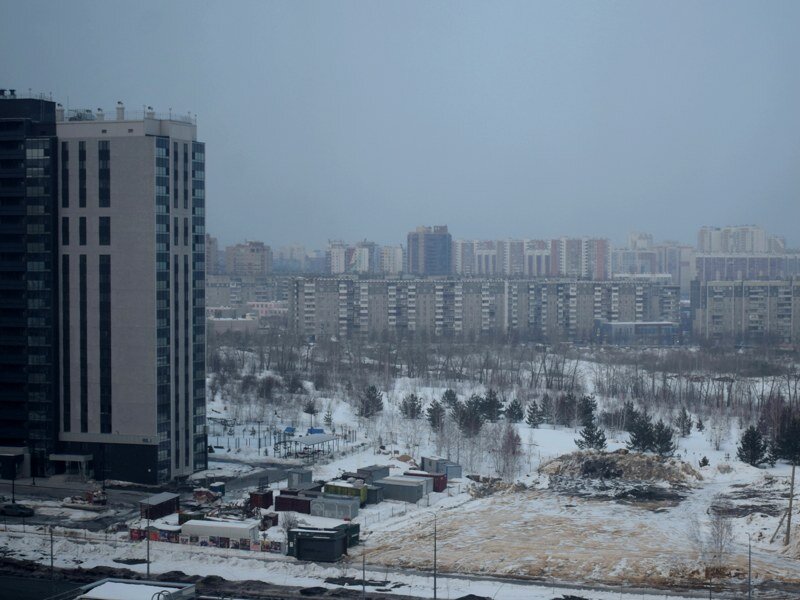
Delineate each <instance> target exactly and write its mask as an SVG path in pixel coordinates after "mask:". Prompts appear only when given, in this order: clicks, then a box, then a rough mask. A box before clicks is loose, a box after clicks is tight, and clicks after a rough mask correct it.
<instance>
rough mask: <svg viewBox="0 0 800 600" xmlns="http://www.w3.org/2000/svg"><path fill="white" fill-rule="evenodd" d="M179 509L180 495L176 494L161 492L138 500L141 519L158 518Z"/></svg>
mask: <svg viewBox="0 0 800 600" xmlns="http://www.w3.org/2000/svg"><path fill="white" fill-rule="evenodd" d="M179 510H180V497H179V496H178V494H170V493H169V492H161V493H160V494H156V495H155V496H150V497H149V498H145V499H144V500H141V501H139V515H140V516H141V517H142V518H143V519H150V520H154V519H160V518H161V517H166V516H167V515H171V514H173V513H176V512H178V511H179Z"/></svg>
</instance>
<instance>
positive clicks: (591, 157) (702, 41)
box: [0, 0, 800, 247]
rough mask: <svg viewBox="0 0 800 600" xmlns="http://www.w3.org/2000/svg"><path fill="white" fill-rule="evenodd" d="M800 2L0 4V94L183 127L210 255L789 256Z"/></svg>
mask: <svg viewBox="0 0 800 600" xmlns="http://www.w3.org/2000/svg"><path fill="white" fill-rule="evenodd" d="M798 31H800V2H796V1H786V2H779V1H771V2H756V1H752V2H731V1H728V0H725V1H721V2H643V1H635V2H589V1H586V2H564V1H557V2H521V3H515V2H427V1H426V2H409V1H403V2H393V3H387V2H312V3H306V2H296V1H291V2H282V3H272V2H263V1H258V2H241V1H239V2H224V3H223V2H219V3H210V2H207V3H202V2H196V1H185V2H147V1H145V2H142V1H140V2H124V3H120V2H105V1H104V2H96V3H89V2H77V1H74V0H70V1H69V2H57V1H52V2H31V1H28V0H26V1H24V2H23V1H19V2H12V1H11V0H2V2H0V57H2V59H0V87H16V88H18V89H23V90H27V89H28V88H31V89H32V90H33V91H35V92H36V91H44V92H52V93H53V95H54V98H55V99H58V100H60V101H62V102H64V103H66V102H67V100H68V101H69V105H70V107H72V108H77V107H87V108H95V107H98V106H101V107H104V108H106V109H112V108H113V106H114V104H115V103H116V101H117V100H123V101H125V103H126V105H127V106H128V107H131V108H140V107H141V106H142V105H144V104H150V105H153V106H154V107H155V108H156V110H159V111H164V112H166V111H167V110H168V109H169V108H172V109H173V110H175V111H179V112H185V111H187V110H190V111H192V112H196V113H198V115H199V136H200V138H201V139H202V140H204V141H205V142H206V143H207V157H206V158H207V179H208V183H207V185H208V193H207V197H208V211H207V226H208V227H207V228H208V231H209V232H210V233H212V234H216V235H217V236H218V237H220V239H221V241H223V242H224V243H230V242H233V241H236V240H239V239H244V238H249V239H261V240H264V241H265V242H267V243H269V244H272V245H273V246H278V245H282V244H286V243H290V242H299V243H304V244H306V245H308V246H309V247H322V246H323V245H324V244H325V241H326V240H327V239H328V238H343V239H348V240H357V239H362V238H369V239H373V240H375V241H378V242H381V243H400V242H401V241H403V242H404V240H405V234H406V232H407V231H408V230H409V229H411V228H413V227H415V226H416V225H419V224H438V223H446V224H448V225H449V226H450V229H451V231H452V233H453V235H454V237H457V238H462V237H463V238H501V237H550V236H557V235H587V234H597V235H603V236H608V237H611V238H612V239H614V240H615V241H622V240H623V239H624V238H625V235H626V233H627V232H628V231H629V230H632V229H637V230H645V231H651V232H652V233H653V234H654V235H655V236H656V238H659V239H662V238H671V239H681V240H684V241H687V242H693V241H694V236H695V233H696V230H697V228H698V227H699V226H700V225H703V224H718V225H726V224H745V223H755V224H761V225H763V226H764V227H766V228H767V229H768V230H770V231H773V232H775V233H780V234H783V235H786V236H787V238H788V241H789V242H790V244H791V245H795V246H797V245H800V233H798V222H800V35H798Z"/></svg>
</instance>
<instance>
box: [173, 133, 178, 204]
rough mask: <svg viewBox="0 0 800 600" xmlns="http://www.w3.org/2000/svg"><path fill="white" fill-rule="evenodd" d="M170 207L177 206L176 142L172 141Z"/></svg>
mask: <svg viewBox="0 0 800 600" xmlns="http://www.w3.org/2000/svg"><path fill="white" fill-rule="evenodd" d="M172 207H173V208H178V142H173V143H172Z"/></svg>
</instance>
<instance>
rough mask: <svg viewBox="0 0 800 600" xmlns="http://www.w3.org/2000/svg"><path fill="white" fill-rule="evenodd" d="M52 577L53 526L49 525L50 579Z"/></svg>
mask: <svg viewBox="0 0 800 600" xmlns="http://www.w3.org/2000/svg"><path fill="white" fill-rule="evenodd" d="M52 578H53V526H52V525H51V526H50V579H52Z"/></svg>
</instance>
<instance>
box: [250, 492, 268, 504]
mask: <svg viewBox="0 0 800 600" xmlns="http://www.w3.org/2000/svg"><path fill="white" fill-rule="evenodd" d="M270 506H272V490H267V491H263V492H250V508H269V507H270Z"/></svg>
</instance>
